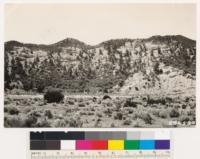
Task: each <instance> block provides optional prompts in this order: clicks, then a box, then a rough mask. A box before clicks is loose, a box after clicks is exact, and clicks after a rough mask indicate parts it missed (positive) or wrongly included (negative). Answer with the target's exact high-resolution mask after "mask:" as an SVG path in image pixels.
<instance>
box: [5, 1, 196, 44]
mask: <svg viewBox="0 0 200 159" xmlns="http://www.w3.org/2000/svg"><path fill="white" fill-rule="evenodd" d="M177 34H181V35H184V36H186V37H189V38H191V39H194V40H195V39H196V6H195V5H194V4H15V5H14V4H7V5H6V7H5V41H8V40H17V41H20V42H26V43H37V44H51V43H55V42H58V41H60V40H63V39H65V38H67V37H71V38H76V39H78V40H81V41H83V42H85V43H87V44H91V45H94V44H98V43H100V42H102V41H105V40H109V39H115V38H147V37H150V36H152V35H177Z"/></svg>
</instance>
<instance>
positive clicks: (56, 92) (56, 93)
mask: <svg viewBox="0 0 200 159" xmlns="http://www.w3.org/2000/svg"><path fill="white" fill-rule="evenodd" d="M63 99H64V95H63V94H62V91H61V90H60V89H58V88H50V89H48V90H47V92H46V93H45V94H44V100H46V101H47V103H59V102H61V101H63Z"/></svg>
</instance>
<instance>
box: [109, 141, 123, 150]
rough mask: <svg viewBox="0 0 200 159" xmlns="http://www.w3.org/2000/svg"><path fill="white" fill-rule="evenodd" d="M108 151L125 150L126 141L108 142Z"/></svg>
mask: <svg viewBox="0 0 200 159" xmlns="http://www.w3.org/2000/svg"><path fill="white" fill-rule="evenodd" d="M108 150H124V140H108Z"/></svg>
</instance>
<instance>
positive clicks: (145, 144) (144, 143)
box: [139, 140, 155, 150]
mask: <svg viewBox="0 0 200 159" xmlns="http://www.w3.org/2000/svg"><path fill="white" fill-rule="evenodd" d="M139 145H140V150H154V149H155V140H140V144H139Z"/></svg>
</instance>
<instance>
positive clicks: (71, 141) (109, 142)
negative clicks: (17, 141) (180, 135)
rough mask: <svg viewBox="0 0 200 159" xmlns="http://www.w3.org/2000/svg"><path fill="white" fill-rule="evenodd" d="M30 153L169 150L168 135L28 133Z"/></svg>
mask: <svg viewBox="0 0 200 159" xmlns="http://www.w3.org/2000/svg"><path fill="white" fill-rule="evenodd" d="M30 150H170V132H169V131H160V132H151V131H148V132H147V131H144V132H118V131H117V132H116V131H113V132H111V131H106V132H103V131H98V132H94V131H86V132H49V131H46V132H31V133H30Z"/></svg>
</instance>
